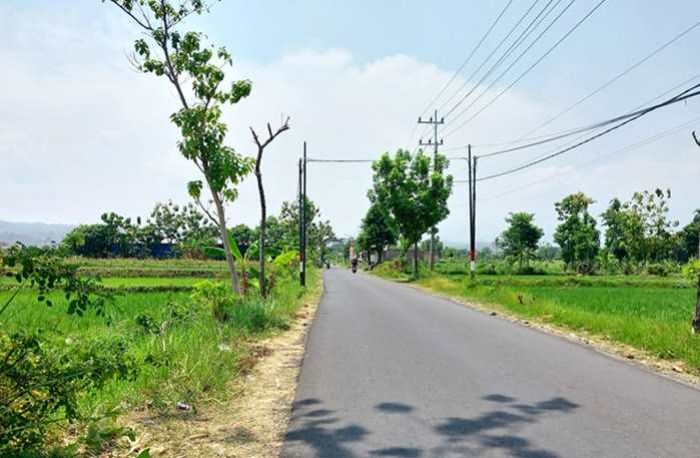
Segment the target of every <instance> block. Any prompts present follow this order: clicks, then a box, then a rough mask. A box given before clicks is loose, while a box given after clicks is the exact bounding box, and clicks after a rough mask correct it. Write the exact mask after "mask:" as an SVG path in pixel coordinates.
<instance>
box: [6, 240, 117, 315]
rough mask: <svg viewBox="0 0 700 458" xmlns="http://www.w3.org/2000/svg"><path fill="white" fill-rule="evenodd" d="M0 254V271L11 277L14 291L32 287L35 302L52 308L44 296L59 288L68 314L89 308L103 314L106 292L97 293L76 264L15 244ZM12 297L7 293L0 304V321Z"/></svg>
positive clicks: (92, 283)
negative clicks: (79, 274) (65, 302)
mask: <svg viewBox="0 0 700 458" xmlns="http://www.w3.org/2000/svg"><path fill="white" fill-rule="evenodd" d="M0 256H1V258H0V272H2V271H4V272H5V276H6V277H9V278H13V279H14V281H15V283H16V286H15V291H19V290H21V289H22V288H35V289H36V291H37V301H38V302H45V303H46V305H47V306H49V307H51V306H52V305H53V301H52V300H51V299H49V298H47V293H49V292H50V291H52V290H55V289H61V290H62V291H63V293H64V295H65V299H66V300H67V301H68V313H70V314H77V315H82V314H83V313H85V311H86V310H87V309H88V308H93V309H95V310H96V312H97V314H98V315H101V314H102V313H103V311H104V305H105V302H106V301H107V300H108V299H109V295H107V294H104V293H96V292H95V290H96V286H97V279H95V278H91V277H80V276H78V274H77V269H78V267H77V266H76V265H70V264H66V263H65V262H64V261H63V260H62V259H60V258H57V257H55V256H53V255H50V254H45V253H43V252H38V253H37V252H36V251H34V250H29V249H26V248H23V247H17V246H15V247H11V248H9V249H7V250H6V251H4V252H2V253H0ZM13 299H14V296H10V298H9V300H8V301H6V302H5V303H4V304H1V303H0V323H1V322H2V321H1V318H2V314H3V312H5V310H7V308H8V307H9V306H10V305H11V304H12V300H13Z"/></svg>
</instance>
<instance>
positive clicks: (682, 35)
mask: <svg viewBox="0 0 700 458" xmlns="http://www.w3.org/2000/svg"><path fill="white" fill-rule="evenodd" d="M699 25H700V21H698V22H696V23H695V24H693V25H691V26H690V27H688V28H687V29H685V30H683V31H682V32H681V33H679V34H678V35H676V36H675V37H673V38H671V39H670V40H669V41H667V42H666V43H664V44H663V45H661V46H660V47H659V48H656V49H655V50H654V51H652V52H651V53H649V54H648V55H646V56H645V57H643V58H642V59H641V60H639V61H637V62H636V63H635V64H633V65H632V66H630V67H628V68H627V69H625V70H623V71H622V72H620V73H618V74H617V75H615V76H614V77H613V78H612V79H610V80H609V81H607V82H606V83H604V84H603V85H602V86H600V87H598V88H597V89H595V90H593V91H592V92H590V93H588V94H587V95H585V96H583V97H582V98H581V99H579V100H578V101H576V102H575V103H573V104H572V105H570V106H569V107H567V108H566V109H564V110H563V111H561V112H560V113H557V114H556V115H554V116H552V117H551V118H549V119H548V120H547V121H545V122H544V123H542V124H540V125H539V126H537V127H535V128H534V129H532V130H531V131H529V132H528V133H526V134H525V135H524V137H527V136H529V135H532V134H533V133H535V132H537V131H538V130H540V129H542V128H543V127H545V126H547V125H549V124H551V123H552V122H554V121H555V120H557V119H559V118H560V117H562V116H563V115H565V114H566V113H568V112H569V111H571V110H573V109H574V108H576V107H577V106H579V105H581V104H582V103H583V102H585V101H586V100H588V99H590V98H591V97H593V96H594V95H596V94H597V93H599V92H600V91H602V90H603V89H605V88H607V87H608V86H610V85H611V84H613V83H614V82H615V81H617V80H619V79H620V78H622V77H623V76H625V75H627V74H628V73H630V72H631V71H633V70H635V69H636V68H637V67H639V66H640V65H642V64H644V63H645V62H647V61H648V60H649V59H651V58H652V57H654V56H656V55H657V54H659V53H660V52H661V51H663V50H664V49H666V48H668V47H669V46H671V45H672V44H673V43H675V42H676V41H678V40H680V39H681V38H682V37H684V36H685V35H687V34H688V33H690V32H691V31H693V30H694V29H695V28H696V27H698V26H699Z"/></svg>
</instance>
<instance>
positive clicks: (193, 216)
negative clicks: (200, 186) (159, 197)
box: [146, 200, 217, 244]
mask: <svg viewBox="0 0 700 458" xmlns="http://www.w3.org/2000/svg"><path fill="white" fill-rule="evenodd" d="M148 225H151V226H153V230H154V232H155V233H156V234H157V236H158V239H159V240H158V241H159V242H164V243H173V244H181V243H183V242H185V241H190V240H207V239H211V238H213V237H215V236H216V235H217V227H216V226H215V225H214V224H212V222H211V221H209V219H208V218H207V217H206V216H205V215H204V214H203V213H201V212H200V211H199V210H198V209H197V207H196V206H195V205H194V204H192V203H188V204H186V205H178V204H175V203H173V201H171V200H169V201H168V202H166V203H162V202H158V203H156V205H155V207H153V210H152V211H151V216H150V217H149V218H148V220H147V222H146V226H148Z"/></svg>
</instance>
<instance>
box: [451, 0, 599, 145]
mask: <svg viewBox="0 0 700 458" xmlns="http://www.w3.org/2000/svg"><path fill="white" fill-rule="evenodd" d="M605 2H606V0H601V1H600V2H598V4H597V5H596V6H595V7H593V9H591V10H590V11H589V12H588V13H587V14H586V15H585V16H584V17H583V18H582V19H581V20H580V21H578V22H577V23H576V24H575V25H574V26H573V27H572V28H571V29H570V30H569V31H568V32H567V33H566V34H564V36H563V37H561V38H560V39H559V40H558V41H557V42H556V43H555V44H554V45H553V46H552V47H551V48H549V49H548V50H547V52H545V53H544V54H543V55H542V56H541V57H540V58H539V59H537V60H536V61H535V62H534V63H533V64H532V65H530V66H529V67H528V68H527V70H525V71H524V72H523V73H522V74H521V75H520V76H518V77H517V78H516V79H515V81H513V82H512V83H510V84H509V85H508V86H506V88H505V89H503V90H502V91H501V92H499V93H498V94H497V95H496V96H495V97H494V98H492V99H491V100H490V101H489V102H488V103H487V104H486V105H484V106H483V107H481V108H480V109H479V110H478V111H477V112H476V113H474V114H473V115H472V116H470V117H469V118H468V119H467V120H466V121H464V122H463V123H462V124H460V125H459V126H457V128H455V129H453V130H452V131H450V132H449V133H447V134H446V135H445V136H446V137H447V136H450V135H452V134H454V133H455V132H457V131H458V130H459V129H461V128H462V127H464V126H466V125H467V124H468V123H469V122H471V121H472V120H473V119H474V118H476V117H477V116H478V115H479V114H481V113H482V112H483V111H484V110H486V109H487V108H488V107H489V106H491V105H492V104H493V103H494V102H495V101H496V100H498V99H499V98H501V96H502V95H503V94H505V93H506V92H507V91H508V90H510V88H512V87H513V86H514V85H515V84H516V83H518V81H520V80H521V79H522V78H523V77H525V75H527V74H528V73H530V71H532V69H534V68H535V67H536V66H537V65H538V64H539V63H540V62H542V61H543V60H544V59H545V58H546V57H547V56H548V55H549V54H551V53H552V52H553V51H554V50H555V49H556V48H557V47H558V46H559V45H560V44H561V43H563V42H564V40H566V39H567V38H568V37H569V36H570V35H571V34H572V33H574V31H576V29H578V28H579V27H580V26H581V24H583V23H584V22H585V21H586V20H587V19H588V18H589V17H591V15H592V14H593V13H594V12H595V11H596V10H597V9H598V8H600V7H601V6H602V5H603V3H605ZM570 5H571V4H569V5H567V8H568V7H569V6H570ZM564 11H566V10H564ZM561 14H563V11H562V13H560V14H559V16H557V17H556V18H555V21H556V19H558V18H559V17H560V16H561ZM551 25H552V24H550V26H549V27H551ZM549 27H548V28H549ZM546 30H547V29H545V31H546ZM528 49H529V48H528ZM490 87H491V86H489V89H490ZM487 90H488V89H487ZM485 93H486V91H484V94H485ZM464 111H466V110H463V112H464ZM459 116H461V113H460V115H459ZM459 116H458V117H459Z"/></svg>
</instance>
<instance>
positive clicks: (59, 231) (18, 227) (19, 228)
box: [0, 221, 75, 246]
mask: <svg viewBox="0 0 700 458" xmlns="http://www.w3.org/2000/svg"><path fill="white" fill-rule="evenodd" d="M74 227H75V226H72V225H69V224H44V223H11V222H9V221H0V245H3V244H5V245H10V244H13V243H15V242H22V243H24V244H25V245H38V246H43V245H50V244H51V242H56V243H59V242H60V241H61V240H63V237H65V235H66V234H67V233H68V232H69V231H70V230H71V229H73V228H74Z"/></svg>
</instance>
